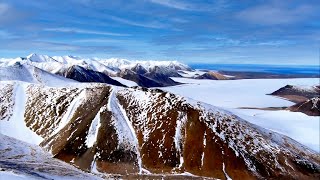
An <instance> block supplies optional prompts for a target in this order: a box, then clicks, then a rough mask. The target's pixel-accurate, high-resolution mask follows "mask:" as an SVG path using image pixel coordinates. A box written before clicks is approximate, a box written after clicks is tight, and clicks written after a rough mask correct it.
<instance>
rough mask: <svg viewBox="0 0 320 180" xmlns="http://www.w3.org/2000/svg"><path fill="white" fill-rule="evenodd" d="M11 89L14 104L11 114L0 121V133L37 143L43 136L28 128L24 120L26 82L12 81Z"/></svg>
mask: <svg viewBox="0 0 320 180" xmlns="http://www.w3.org/2000/svg"><path fill="white" fill-rule="evenodd" d="M0 85H1V84H0ZM13 91H14V95H13V97H14V104H15V106H14V109H13V115H12V117H11V118H10V119H9V120H7V121H6V120H5V121H0V133H1V134H4V135H7V136H11V137H14V138H16V139H19V140H22V141H25V142H28V143H30V144H39V143H40V142H41V141H42V140H43V138H42V137H40V136H39V135H37V134H36V133H35V132H33V131H32V130H31V129H29V128H28V127H27V126H26V123H25V121H24V111H25V105H26V99H27V95H26V92H27V84H25V83H14V89H13Z"/></svg>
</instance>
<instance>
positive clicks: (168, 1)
mask: <svg viewBox="0 0 320 180" xmlns="http://www.w3.org/2000/svg"><path fill="white" fill-rule="evenodd" d="M150 2H152V3H155V4H160V5H162V6H166V7H169V8H174V9H180V10H194V7H193V5H191V4H187V3H185V2H180V1H177V0H150Z"/></svg>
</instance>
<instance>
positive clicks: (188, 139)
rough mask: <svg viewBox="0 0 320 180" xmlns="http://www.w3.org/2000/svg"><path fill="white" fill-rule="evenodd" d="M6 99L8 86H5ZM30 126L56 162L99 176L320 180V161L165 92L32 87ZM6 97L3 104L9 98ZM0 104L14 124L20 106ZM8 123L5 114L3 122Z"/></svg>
mask: <svg viewBox="0 0 320 180" xmlns="http://www.w3.org/2000/svg"><path fill="white" fill-rule="evenodd" d="M2 87H7V88H5V91H8V92H7V94H8V95H9V96H10V95H12V96H14V95H15V94H14V93H11V94H10V89H12V88H13V87H12V86H10V85H4V84H2V86H1V88H2ZM26 93H27V100H26V106H25V110H24V119H25V122H26V126H28V127H29V128H30V129H31V130H33V131H34V132H36V133H37V134H38V135H39V136H41V137H42V138H44V140H43V142H42V143H41V144H40V145H41V146H42V147H44V148H45V149H46V150H48V151H49V152H51V153H52V154H53V155H54V156H55V157H57V158H59V159H62V160H64V161H66V162H69V163H71V164H74V165H75V166H77V167H79V168H81V169H83V170H87V171H91V172H100V173H116V174H130V173H133V174H136V173H161V174H166V173H182V172H189V173H192V174H195V175H199V176H206V177H214V178H219V179H226V178H227V177H231V178H232V179H264V178H271V179H279V178H281V179H318V178H319V176H320V165H319V164H320V157H319V154H318V153H315V152H313V151H311V150H309V149H308V148H306V147H304V146H302V145H300V144H299V143H297V142H295V141H294V140H292V139H290V138H288V137H286V136H283V135H280V134H277V133H274V132H271V131H268V130H265V129H263V128H260V127H258V126H255V125H252V124H250V123H248V122H247V121H244V120H242V119H240V118H239V117H236V116H234V115H232V114H230V113H228V112H225V111H223V110H219V108H216V107H214V106H210V105H206V104H204V103H200V102H195V101H192V100H189V99H185V98H183V97H180V96H177V95H174V94H171V93H167V92H163V91H161V90H152V89H143V88H136V89H132V88H121V87H114V86H108V85H105V84H85V85H84V84H82V85H81V86H80V85H79V86H78V87H77V86H74V87H68V88H57V87H55V88H54V87H43V86H41V85H35V84H29V85H28V86H27V90H26ZM4 97H5V96H3V95H0V99H4V100H3V101H0V102H4V101H10V99H12V98H9V97H6V98H4ZM8 104H9V105H10V107H8V106H4V105H3V104H1V103H0V108H1V110H0V112H1V115H3V116H4V115H5V119H10V112H12V108H13V106H14V103H6V105H8ZM0 119H2V117H1V118H0Z"/></svg>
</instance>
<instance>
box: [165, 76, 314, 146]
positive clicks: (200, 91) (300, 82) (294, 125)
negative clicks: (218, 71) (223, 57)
mask: <svg viewBox="0 0 320 180" xmlns="http://www.w3.org/2000/svg"><path fill="white" fill-rule="evenodd" d="M173 80H175V81H178V82H182V83H187V84H183V85H179V86H172V87H165V88H162V89H163V90H167V91H169V92H172V93H176V94H179V95H182V96H184V97H188V98H192V99H194V100H197V101H202V102H205V103H208V104H211V105H214V106H218V107H222V108H223V109H226V110H228V111H230V112H232V113H234V114H236V115H237V116H239V117H241V118H243V119H245V120H247V121H249V122H251V123H254V124H256V125H259V126H261V127H264V128H266V129H269V130H272V131H275V132H278V133H281V134H284V135H286V136H289V137H291V138H292V139H294V140H296V141H298V142H300V143H302V144H303V145H305V146H307V147H309V148H311V149H313V150H315V151H317V152H320V149H319V147H320V139H319V136H320V134H319V133H320V132H319V127H320V122H319V121H320V119H319V117H316V116H307V115H305V114H303V113H300V112H291V111H286V110H281V111H268V110H251V109H250V110H248V109H239V107H258V108H263V107H285V106H291V105H293V104H294V103H292V102H290V101H287V100H285V99H281V98H278V97H275V96H270V95H267V94H270V93H272V92H274V91H276V90H278V89H279V88H281V87H283V86H285V85H288V84H290V85H296V86H299V87H306V86H314V85H318V84H319V79H316V78H297V79H243V80H219V81H212V80H195V79H187V78H173Z"/></svg>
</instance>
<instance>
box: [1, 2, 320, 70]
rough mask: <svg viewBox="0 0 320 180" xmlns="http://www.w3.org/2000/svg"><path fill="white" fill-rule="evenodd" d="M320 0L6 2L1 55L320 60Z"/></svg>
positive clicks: (276, 61) (262, 61)
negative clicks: (37, 54)
mask: <svg viewBox="0 0 320 180" xmlns="http://www.w3.org/2000/svg"><path fill="white" fill-rule="evenodd" d="M319 12H320V2H319V1H318V0H315V1H312V0H311V1H307V0H306V1H301V0H299V1H295V0H275V1H266V0H257V1H252V0H237V1H228V0H215V1H214V0H197V1H183V0H126V1H122V0H117V1H111V0H110V1H107V0H105V1H103V0H101V1H99V0H61V1H60V0H59V1H57V0H45V1H42V0H28V1H26V0H0V57H17V56H26V55H28V54H30V53H33V52H35V53H39V54H48V55H76V56H82V57H100V58H110V57H119V58H128V59H159V60H179V61H183V62H186V63H194V62H195V63H223V64H224V63H234V64H305V65H309V64H319V46H320V13H319Z"/></svg>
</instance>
